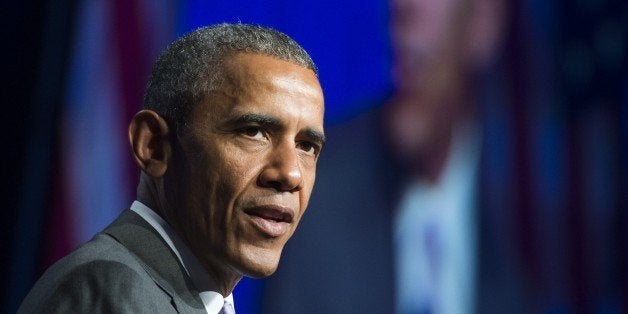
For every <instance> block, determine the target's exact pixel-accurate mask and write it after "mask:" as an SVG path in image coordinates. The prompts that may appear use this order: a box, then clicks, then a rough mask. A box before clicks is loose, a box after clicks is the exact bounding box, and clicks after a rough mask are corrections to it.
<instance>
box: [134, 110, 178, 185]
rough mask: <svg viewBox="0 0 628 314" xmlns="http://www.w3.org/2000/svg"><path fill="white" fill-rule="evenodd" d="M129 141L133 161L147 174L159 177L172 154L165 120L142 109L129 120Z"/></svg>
mask: <svg viewBox="0 0 628 314" xmlns="http://www.w3.org/2000/svg"><path fill="white" fill-rule="evenodd" d="M129 142H130V143H131V151H132V153H133V158H134V159H135V163H136V164H137V165H138V166H139V167H140V169H142V171H143V172H145V173H146V174H147V175H149V176H150V177H153V178H160V177H162V176H163V175H164V174H165V173H166V170H167V169H168V162H169V160H170V158H171V156H172V147H171V143H170V140H169V128H168V124H167V123H166V120H164V119H163V118H162V117H161V116H159V115H158V114H157V113H156V112H154V111H152V110H142V111H140V112H138V113H137V114H136V115H135V116H134V117H133V120H131V124H130V125H129Z"/></svg>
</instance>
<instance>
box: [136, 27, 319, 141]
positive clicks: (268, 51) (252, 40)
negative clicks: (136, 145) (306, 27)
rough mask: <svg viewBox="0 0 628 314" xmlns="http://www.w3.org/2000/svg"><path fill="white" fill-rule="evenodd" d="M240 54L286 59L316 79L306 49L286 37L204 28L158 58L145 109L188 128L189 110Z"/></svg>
mask: <svg viewBox="0 0 628 314" xmlns="http://www.w3.org/2000/svg"><path fill="white" fill-rule="evenodd" d="M239 52H248V53H256V54H263V55H268V56H271V57H274V58H278V59H281V60H285V61H290V62H293V63H295V64H297V65H299V66H302V67H304V68H307V69H310V70H312V71H313V72H314V73H315V74H316V75H318V70H317V68H316V65H315V64H314V61H312V58H311V57H310V56H309V54H308V53H307V52H306V51H305V49H303V47H301V46H300V45H299V44H298V43H297V42H296V41H294V40H293V39H292V38H290V37H288V36H287V35H286V34H284V33H281V32H279V31H277V30H274V29H271V28H267V27H263V26H256V25H248V24H241V23H238V24H218V25H214V26H207V27H202V28H199V29H197V30H195V31H193V32H190V33H188V34H186V35H184V36H183V37H180V38H178V39H177V40H175V41H174V42H173V43H171V44H170V45H169V46H168V47H167V48H166V49H165V50H164V51H163V52H162V53H161V55H160V56H159V58H157V61H156V62H155V64H154V65H153V69H152V72H151V75H150V78H149V80H148V85H147V87H146V92H145V94H144V106H143V107H144V109H150V110H153V111H155V112H157V113H158V114H159V115H161V116H162V117H164V118H165V119H166V121H167V122H168V123H169V124H171V127H174V130H175V132H178V131H179V130H181V128H182V127H184V126H185V125H186V122H187V120H188V117H189V114H190V112H191V110H192V106H194V105H195V104H197V103H198V102H200V101H202V100H203V99H204V98H205V97H206V96H207V95H208V93H209V92H211V91H213V90H216V89H217V88H219V87H220V84H221V83H222V81H223V79H224V73H223V65H224V62H225V60H226V59H227V58H228V57H230V56H233V55H234V54H236V53H239Z"/></svg>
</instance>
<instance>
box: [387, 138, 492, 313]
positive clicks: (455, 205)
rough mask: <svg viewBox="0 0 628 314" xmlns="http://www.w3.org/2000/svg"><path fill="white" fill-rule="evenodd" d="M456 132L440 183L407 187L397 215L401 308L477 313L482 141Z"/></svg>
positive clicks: (407, 311)
mask: <svg viewBox="0 0 628 314" xmlns="http://www.w3.org/2000/svg"><path fill="white" fill-rule="evenodd" d="M462 131H463V132H459V133H458V134H456V136H455V138H454V141H453V142H452V146H451V151H450V154H449V157H448V160H447V162H446V166H445V168H444V172H443V175H442V176H441V178H440V179H439V180H438V182H436V183H428V182H422V181H415V182H413V183H412V184H410V185H409V186H407V187H406V189H405V192H404V194H403V195H402V198H401V202H400V204H399V208H398V209H397V214H396V217H395V220H394V237H393V241H394V247H395V263H396V267H395V269H396V272H397V274H396V277H397V280H396V287H397V313H417V312H424V313H436V314H438V313H447V314H465V313H473V308H474V302H473V300H474V294H475V291H474V281H475V265H476V252H477V250H476V249H477V235H476V232H477V230H476V229H477V225H476V223H477V221H476V219H477V218H476V216H475V209H476V206H477V205H476V201H475V195H476V178H477V169H478V162H479V160H478V159H479V158H478V157H479V149H480V142H479V137H478V135H477V132H474V130H472V129H465V130H462Z"/></svg>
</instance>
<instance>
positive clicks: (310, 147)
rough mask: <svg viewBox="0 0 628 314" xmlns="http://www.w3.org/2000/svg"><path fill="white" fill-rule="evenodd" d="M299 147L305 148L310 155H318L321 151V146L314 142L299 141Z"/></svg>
mask: <svg viewBox="0 0 628 314" xmlns="http://www.w3.org/2000/svg"><path fill="white" fill-rule="evenodd" d="M297 147H298V148H299V149H301V150H303V151H304V152H305V153H307V154H308V155H314V156H316V155H318V152H319V151H320V147H319V146H318V145H316V144H314V143H312V142H299V143H298V144H297Z"/></svg>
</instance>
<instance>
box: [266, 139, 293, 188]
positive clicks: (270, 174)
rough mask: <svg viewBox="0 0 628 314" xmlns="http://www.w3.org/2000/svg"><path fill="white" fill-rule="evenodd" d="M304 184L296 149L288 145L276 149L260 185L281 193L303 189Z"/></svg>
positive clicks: (270, 157)
mask: <svg viewBox="0 0 628 314" xmlns="http://www.w3.org/2000/svg"><path fill="white" fill-rule="evenodd" d="M302 182H303V177H302V173H301V166H300V163H299V157H298V156H297V152H296V147H295V146H294V145H290V144H288V143H286V144H282V145H279V146H277V147H275V149H273V151H271V152H270V155H269V157H268V164H267V165H266V167H265V168H264V169H263V170H262V172H261V174H260V176H259V184H260V185H261V186H263V187H267V188H273V189H275V190H277V191H281V192H294V191H298V190H300V189H301V187H302Z"/></svg>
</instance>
